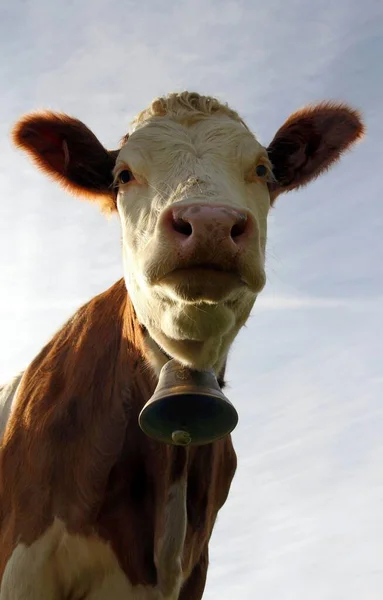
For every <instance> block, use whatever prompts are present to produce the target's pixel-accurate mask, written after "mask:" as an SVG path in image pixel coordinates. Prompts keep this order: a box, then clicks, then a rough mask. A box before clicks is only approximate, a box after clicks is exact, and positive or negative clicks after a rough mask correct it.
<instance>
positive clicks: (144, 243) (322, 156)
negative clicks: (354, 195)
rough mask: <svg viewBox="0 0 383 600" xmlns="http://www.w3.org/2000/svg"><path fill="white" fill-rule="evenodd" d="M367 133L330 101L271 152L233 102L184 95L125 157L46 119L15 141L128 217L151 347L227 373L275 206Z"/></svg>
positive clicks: (61, 118)
mask: <svg viewBox="0 0 383 600" xmlns="http://www.w3.org/2000/svg"><path fill="white" fill-rule="evenodd" d="M362 133H363V125H362V123H361V120H360V117H359V115H358V113H357V112H355V111H353V110H351V109H350V108H348V107H347V106H344V105H333V104H330V103H323V104H320V105H318V106H314V107H308V108H305V109H303V110H301V111H299V112H297V113H295V114H293V115H292V116H291V117H290V118H289V119H288V120H287V122H286V123H285V124H284V125H283V126H282V127H281V128H280V129H279V131H278V132H277V134H276V135H275V137H274V139H273V141H272V142H271V144H270V145H269V147H267V148H265V147H263V146H262V145H261V144H260V143H259V142H258V141H257V139H256V137H255V136H254V135H253V134H252V133H251V132H250V131H249V129H248V128H247V127H246V125H245V124H244V122H243V121H242V119H241V118H240V117H239V116H238V115H237V113H235V112H234V111H233V110H231V109H229V108H228V107H227V106H226V105H222V104H220V103H219V102H218V101H217V100H215V99H213V98H210V97H204V96H199V95H198V94H193V93H188V92H184V93H182V94H171V95H169V96H168V97H166V98H160V99H158V100H155V101H154V102H153V103H152V104H151V105H150V107H149V108H148V109H146V110H145V111H143V112H142V113H140V115H138V117H137V118H136V119H135V121H134V123H133V127H132V132H131V133H130V134H129V135H126V136H125V137H124V138H123V141H122V145H121V147H120V149H119V150H115V151H108V150H106V149H105V148H104V147H103V146H102V145H101V144H100V142H99V141H98V140H97V138H96V137H95V136H94V135H93V134H92V133H91V131H89V129H88V128H87V127H86V126H85V125H83V123H81V122H80V121H78V120H76V119H73V118H71V117H68V116H66V115H63V114H55V113H48V112H46V113H37V114H31V115H27V116H26V117H24V118H23V119H22V120H21V121H19V122H18V123H17V124H16V127H15V129H14V141H15V143H16V144H17V145H18V146H20V147H22V148H23V149H24V150H26V151H28V152H29V153H30V154H31V155H32V157H33V158H34V159H35V160H36V161H37V163H38V165H39V166H41V167H42V168H43V170H44V171H45V172H47V173H48V174H49V175H53V176H54V177H55V178H56V179H58V181H59V182H60V183H62V184H64V185H65V186H67V187H68V188H69V190H70V191H71V192H73V193H76V194H79V195H82V196H85V197H89V198H94V199H98V200H99V202H100V204H101V205H102V207H103V208H104V209H105V210H108V211H118V214H119V216H120V220H121V226H122V233H123V262H124V276H125V281H126V286H127V289H128V292H129V294H130V297H131V299H132V302H133V305H134V307H135V310H136V313H137V316H138V319H139V320H140V322H141V323H142V324H143V325H144V326H145V327H146V329H147V331H148V333H149V336H150V338H149V339H150V344H152V345H153V344H154V345H156V347H158V346H159V347H160V348H162V349H163V350H164V351H165V353H167V354H168V355H170V356H173V357H174V358H177V359H178V360H179V361H181V362H182V363H184V364H186V365H189V366H191V367H195V368H207V367H213V368H215V369H216V370H217V371H218V370H219V369H220V368H221V367H222V365H223V363H224V361H225V359H226V356H227V352H228V349H229V347H230V344H231V343H232V341H233V339H234V338H235V336H236V334H237V333H238V330H239V329H240V328H241V327H242V325H243V324H244V323H245V322H246V320H247V318H248V316H249V313H250V311H251V308H252V306H253V304H254V301H255V299H256V297H257V294H258V293H259V292H260V291H261V290H262V288H263V286H264V285H265V280H266V277H265V270H264V266H265V244H266V232H267V215H268V212H269V209H270V206H271V204H272V203H273V202H274V200H275V198H276V197H277V196H278V194H280V193H282V192H285V191H289V190H292V189H294V188H297V187H299V186H301V185H304V184H306V183H308V182H309V181H311V180H312V179H314V178H315V177H317V176H318V175H319V174H320V173H322V172H323V171H325V170H326V169H327V168H328V167H329V166H330V165H331V164H332V163H333V162H335V161H336V160H337V159H338V158H339V157H340V155H341V154H342V152H344V151H345V150H346V149H347V148H348V147H349V146H350V145H352V144H353V143H354V142H355V141H356V140H357V139H358V138H359V137H361V135H362Z"/></svg>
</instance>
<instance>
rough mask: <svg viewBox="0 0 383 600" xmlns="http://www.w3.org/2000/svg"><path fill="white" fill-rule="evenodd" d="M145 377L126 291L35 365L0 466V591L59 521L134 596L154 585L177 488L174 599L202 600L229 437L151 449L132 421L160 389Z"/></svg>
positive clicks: (80, 321) (107, 298) (92, 305)
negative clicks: (178, 585) (181, 502)
mask: <svg viewBox="0 0 383 600" xmlns="http://www.w3.org/2000/svg"><path fill="white" fill-rule="evenodd" d="M144 371H145V375H144V376H143V372H144ZM150 373H151V372H150V370H149V369H148V366H147V364H146V359H145V349H144V345H143V336H142V331H141V327H140V325H139V323H138V322H137V319H136V317H135V313H134V310H133V307H132V305H131V303H130V300H129V298H128V296H127V292H126V289H125V285H124V282H123V281H122V280H121V281H119V282H117V283H116V284H115V285H114V286H112V287H111V288H110V289H109V290H107V291H106V292H105V293H103V294H101V295H99V296H97V297H95V298H94V299H93V300H91V301H90V302H89V303H88V304H86V305H85V306H84V307H82V308H81V309H80V310H79V311H78V312H77V313H76V314H75V315H74V317H73V318H72V319H71V320H70V321H69V322H68V323H67V324H66V325H65V326H64V327H63V328H62V329H61V331H59V332H58V333H57V334H56V335H55V336H54V338H53V339H52V340H51V342H49V344H48V345H47V346H46V347H45V348H44V349H43V350H42V351H41V352H40V354H39V355H38V356H37V357H36V359H35V360H34V361H33V362H32V364H31V365H30V367H29V368H28V370H27V371H26V373H25V375H24V377H23V381H22V383H21V387H20V390H19V396H18V403H17V407H16V410H15V412H14V414H13V415H12V418H11V420H10V422H9V424H8V427H7V429H6V432H5V437H4V441H3V445H2V449H1V450H2V451H1V455H0V517H1V519H0V579H1V576H2V573H3V571H4V568H5V565H6V563H7V561H8V559H9V557H10V555H11V553H12V551H13V549H14V548H15V546H16V544H17V543H18V542H20V541H22V542H25V543H26V544H30V543H32V542H33V541H34V540H36V539H37V538H38V537H39V536H40V535H41V534H42V533H43V532H44V530H45V529H46V528H47V527H48V526H49V525H50V524H51V522H52V520H53V518H54V517H55V516H58V517H60V518H61V519H62V520H63V521H64V522H65V524H66V526H67V527H68V529H69V531H71V532H81V533H83V534H84V535H87V534H90V533H91V532H92V531H93V532H94V531H95V532H96V533H98V534H99V535H100V536H101V537H103V538H104V539H106V540H109V541H110V542H111V544H112V547H113V549H114V551H115V552H116V555H117V557H118V559H119V562H120V564H121V566H122V568H123V570H124V571H125V573H126V574H127V576H128V577H129V579H130V581H131V582H132V584H133V585H135V584H139V583H141V584H148V585H155V584H156V581H157V572H156V568H155V564H154V554H155V546H156V543H157V540H158V538H159V535H160V533H161V530H162V525H161V523H162V518H163V513H164V510H165V503H166V499H167V491H168V489H169V486H170V485H171V483H173V482H174V481H176V480H178V479H179V478H180V477H181V476H185V477H186V478H187V483H188V496H187V506H188V528H187V535H186V542H185V551H184V556H183V564H184V568H185V569H186V570H187V572H188V573H190V579H189V580H188V581H187V582H186V584H185V587H184V590H183V591H182V593H181V599H183V600H189V599H190V600H196V599H197V598H200V597H201V595H202V591H203V588H204V582H205V577H206V569H207V562H208V561H207V544H208V541H209V538H210V535H211V532H212V528H213V525H214V522H215V519H216V515H217V512H218V510H219V508H220V507H221V506H222V505H223V503H224V502H225V500H226V497H227V494H228V492H229V488H230V484H231V480H232V477H233V475H234V472H235V468H236V456H235V453H234V450H233V447H232V443H231V439H230V437H227V438H226V439H224V440H221V441H219V442H216V443H215V444H212V445H208V446H205V447H201V448H191V449H190V450H185V449H182V448H181V449H180V448H173V447H170V446H166V445H163V444H158V443H157V442H155V441H152V440H150V439H149V438H147V437H146V436H145V435H144V434H143V433H142V432H141V430H140V429H139V427H138V423H137V417H138V413H139V411H140V409H141V408H142V406H143V405H144V403H145V402H146V401H147V400H148V398H149V397H150V395H151V394H152V391H153V390H154V387H155V385H156V380H155V378H154V377H153V376H151V374H150ZM188 590H189V591H188ZM197 590H198V592H197ZM198 594H199V595H198Z"/></svg>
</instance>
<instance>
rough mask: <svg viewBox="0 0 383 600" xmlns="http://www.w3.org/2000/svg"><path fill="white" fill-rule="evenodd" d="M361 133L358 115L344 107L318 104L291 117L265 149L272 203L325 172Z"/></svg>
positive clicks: (355, 111) (362, 133) (324, 103)
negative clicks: (272, 179) (271, 167)
mask: <svg viewBox="0 0 383 600" xmlns="http://www.w3.org/2000/svg"><path fill="white" fill-rule="evenodd" d="M364 133H365V127H364V124H363V122H362V118H361V115H360V113H359V112H358V111H357V110H354V109H352V108H350V107H348V106H346V105H345V104H341V103H339V104H337V103H333V102H322V103H321V104H318V105H317V106H308V107H306V108H304V109H302V110H299V111H297V112H295V113H294V114H292V115H291V116H290V117H289V118H288V119H287V121H286V122H285V123H284V125H282V127H281V128H280V129H279V130H278V132H277V133H276V135H275V137H274V139H273V141H272V142H271V144H270V146H269V147H268V155H269V159H270V161H271V163H272V165H273V174H274V177H275V179H276V182H272V183H270V184H269V189H270V194H271V199H272V201H273V200H275V198H276V197H277V196H278V195H279V194H280V193H283V192H288V191H290V190H292V189H295V188H298V187H301V186H304V185H306V184H307V183H309V181H312V180H313V179H315V178H317V177H318V176H319V175H321V174H322V173H323V172H324V171H326V170H328V169H329V168H330V167H331V166H332V165H333V164H335V163H336V162H337V161H338V160H339V158H340V156H341V154H342V153H343V152H345V151H346V150H348V149H349V148H350V147H351V146H352V145H353V144H354V143H355V142H356V141H358V140H360V139H361V138H362V137H363V135H364Z"/></svg>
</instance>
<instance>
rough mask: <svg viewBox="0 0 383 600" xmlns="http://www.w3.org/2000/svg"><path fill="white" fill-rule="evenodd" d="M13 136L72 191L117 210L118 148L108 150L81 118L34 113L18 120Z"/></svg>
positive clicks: (39, 164)
mask: <svg viewBox="0 0 383 600" xmlns="http://www.w3.org/2000/svg"><path fill="white" fill-rule="evenodd" d="M12 138H13V142H14V143H15V144H16V146H17V147H19V148H21V149H22V150H24V151H25V152H27V153H28V154H29V155H30V156H31V158H32V160H33V161H34V163H35V164H36V165H37V166H38V167H39V168H41V169H42V170H43V171H44V172H45V173H46V174H47V175H49V176H51V177H53V178H54V179H56V180H57V181H58V182H59V183H60V184H61V185H63V186H64V187H65V188H67V189H68V191H70V192H71V193H72V194H75V195H78V196H82V197H85V198H88V199H91V200H97V201H98V202H99V204H100V205H101V207H102V209H103V210H105V211H107V212H111V211H115V210H116V201H115V194H114V190H113V168H114V165H115V162H116V157H117V154H118V150H115V151H109V150H106V148H104V146H103V145H102V144H101V143H100V142H99V141H98V139H97V138H96V136H95V135H94V134H93V133H92V132H91V131H90V129H88V127H86V125H84V124H83V123H82V122H81V121H79V120H77V119H73V118H72V117H69V116H68V115H65V114H62V113H53V112H48V111H47V112H42V113H32V114H29V115H26V116H24V117H23V118H22V119H20V121H18V122H17V123H16V125H15V127H14V129H13V131H12Z"/></svg>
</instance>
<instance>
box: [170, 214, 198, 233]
mask: <svg viewBox="0 0 383 600" xmlns="http://www.w3.org/2000/svg"><path fill="white" fill-rule="evenodd" d="M173 229H174V231H177V233H181V234H182V235H187V236H189V235H191V234H192V232H193V228H192V226H191V224H190V223H188V221H184V219H181V218H179V217H178V218H175V217H173Z"/></svg>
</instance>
